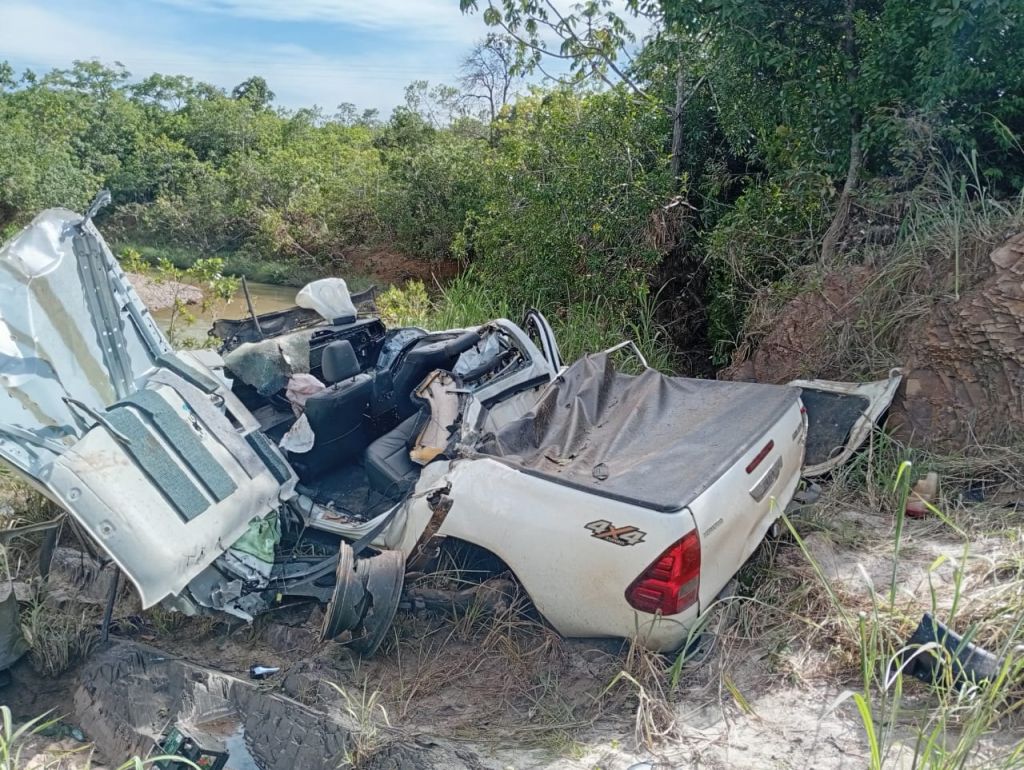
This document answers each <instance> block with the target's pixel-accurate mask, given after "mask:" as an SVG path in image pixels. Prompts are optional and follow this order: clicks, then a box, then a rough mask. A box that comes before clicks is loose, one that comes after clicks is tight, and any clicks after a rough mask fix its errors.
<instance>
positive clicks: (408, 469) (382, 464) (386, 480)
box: [363, 412, 425, 500]
mask: <svg viewBox="0 0 1024 770" xmlns="http://www.w3.org/2000/svg"><path fill="white" fill-rule="evenodd" d="M424 421H425V413H424V412H417V413H416V414H414V415H412V416H411V417H407V418H406V419H405V420H404V421H403V422H402V423H401V424H400V425H399V426H398V427H397V428H395V429H394V430H392V431H390V432H388V433H385V434H384V435H383V436H381V437H380V438H379V439H377V440H376V441H374V442H373V443H372V444H370V446H368V447H367V448H366V454H365V455H363V465H364V467H365V468H366V478H367V480H368V481H369V483H370V488H371V489H373V490H374V491H376V492H379V493H380V494H382V495H383V496H384V497H386V498H388V499H391V500H399V499H401V498H402V497H403V496H404V495H405V494H406V492H408V491H409V490H410V489H412V487H413V485H414V484H415V483H416V480H417V479H418V478H419V476H420V470H421V466H419V465H417V464H416V463H414V462H413V461H412V460H410V459H409V450H410V449H412V445H413V442H414V441H415V440H416V436H417V435H419V432H420V430H421V429H422V426H423V423H424Z"/></svg>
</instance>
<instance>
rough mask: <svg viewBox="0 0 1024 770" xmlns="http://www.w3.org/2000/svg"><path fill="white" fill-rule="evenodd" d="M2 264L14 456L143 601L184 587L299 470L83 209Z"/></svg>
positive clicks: (18, 245) (49, 225)
mask: <svg viewBox="0 0 1024 770" xmlns="http://www.w3.org/2000/svg"><path fill="white" fill-rule="evenodd" d="M0 270H2V280H0V340H2V341H0V380H2V384H3V385H4V388H5V392H6V398H4V399H0V457H2V458H3V459H4V460H6V461H7V462H9V463H10V464H11V465H12V466H13V467H15V468H17V469H18V470H19V471H21V472H22V473H23V474H24V475H25V476H26V477H27V478H28V479H29V480H30V481H31V482H32V483H33V485H34V486H36V487H37V488H39V489H40V491H42V492H43V493H44V494H46V495H48V496H49V497H51V498H52V499H53V500H54V501H55V502H57V503H58V504H59V505H61V506H62V507H64V508H65V509H66V510H68V511H69V512H70V513H71V514H72V515H73V516H75V518H76V519H78V521H79V522H80V523H81V524H82V526H83V527H84V528H85V529H86V531H88V532H89V533H90V534H91V535H92V536H93V537H94V538H96V540H97V542H98V543H100V544H101V545H102V546H103V547H104V548H105V549H106V550H107V551H108V553H109V554H110V555H111V557H112V558H113V559H114V561H115V562H116V563H117V564H118V565H119V566H120V567H121V569H122V570H123V571H124V572H125V574H126V575H127V576H128V577H129V579H130V580H131V581H132V582H133V583H134V584H135V586H136V588H137V590H138V592H139V595H140V597H141V598H142V601H143V606H145V607H148V606H151V605H153V604H155V603H156V602H158V601H160V600H161V599H164V598H165V597H168V596H172V595H174V594H176V593H178V592H180V591H181V590H182V589H183V588H184V587H185V585H187V584H188V582H189V581H190V580H191V579H192V578H194V577H195V576H196V575H198V574H199V573H200V572H202V571H203V570H204V569H205V568H206V567H208V566H209V565H210V564H212V563H213V562H214V561H215V560H216V559H217V558H218V557H220V556H221V555H222V554H223V553H224V552H225V551H226V550H227V549H228V548H229V547H230V545H231V543H233V542H234V541H235V540H236V539H237V538H238V537H239V536H240V535H241V534H242V533H244V532H245V531H246V529H247V528H248V526H249V523H250V522H251V521H252V520H253V519H254V518H256V517H261V516H265V515H266V514H267V513H269V512H270V511H272V510H274V509H276V507H277V506H278V505H279V504H280V500H281V499H282V498H287V497H288V496H289V495H290V494H291V488H292V487H293V486H294V479H293V477H292V475H291V471H290V469H289V468H288V467H287V465H286V463H285V462H284V460H283V458H281V457H280V456H279V455H278V456H276V457H275V456H274V450H273V449H272V448H271V447H266V446H264V442H262V441H257V442H256V443H254V442H253V441H252V440H251V439H252V437H254V436H259V434H258V433H257V429H258V423H256V421H255V420H254V419H253V417H252V415H251V414H250V413H249V412H248V411H247V410H246V409H245V408H244V407H243V406H242V405H241V403H240V402H239V401H238V400H237V399H236V398H235V397H234V396H233V395H232V394H231V392H230V391H229V390H228V388H227V387H225V383H224V381H223V380H221V379H218V378H216V377H214V376H213V375H211V373H210V372H209V370H206V369H204V368H200V366H199V365H197V364H198V359H197V358H192V359H191V360H186V359H185V358H182V357H179V356H177V355H176V354H175V353H174V351H173V350H172V349H171V347H170V345H169V344H168V342H167V340H166V339H165V338H164V336H163V334H162V333H161V332H160V330H159V329H158V328H157V327H156V325H155V324H154V323H153V321H152V318H151V317H150V315H149V311H148V310H147V309H146V307H145V306H144V305H143V304H142V303H141V301H140V300H139V298H138V296H137V295H136V294H135V292H134V291H133V290H132V289H131V286H130V285H129V284H128V282H127V280H126V279H125V277H124V274H123V272H122V271H121V269H120V267H119V266H118V264H117V261H116V260H115V259H114V258H113V256H112V255H111V253H110V250H109V249H108V248H107V246H106V244H105V243H104V241H103V239H102V237H101V236H100V235H99V233H98V232H97V231H96V229H95V228H94V227H93V226H92V224H91V223H90V222H87V221H85V220H84V219H83V217H82V216H80V215H78V214H75V213H73V212H70V211H66V210H63V209H54V210H50V211H47V212H44V213H43V214H40V215H39V216H38V217H37V218H36V219H35V220H34V221H33V223H32V224H31V225H30V226H29V227H27V228H26V229H25V230H23V231H22V233H21V235H19V236H17V237H16V238H14V239H13V240H11V241H10V242H8V243H7V244H6V245H5V246H4V248H3V250H2V251H0ZM229 414H230V418H229V416H228V415H229ZM260 438H262V437H260Z"/></svg>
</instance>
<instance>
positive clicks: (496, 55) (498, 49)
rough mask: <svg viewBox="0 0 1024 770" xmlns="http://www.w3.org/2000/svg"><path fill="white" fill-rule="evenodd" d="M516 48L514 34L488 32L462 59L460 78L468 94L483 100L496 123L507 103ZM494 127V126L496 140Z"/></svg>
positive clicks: (510, 91)
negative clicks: (505, 34)
mask: <svg viewBox="0 0 1024 770" xmlns="http://www.w3.org/2000/svg"><path fill="white" fill-rule="evenodd" d="M515 63H516V58H515V48H514V41H513V40H511V38H508V37H504V36H501V35H488V36H487V37H486V38H484V39H483V40H482V41H480V42H479V43H477V44H476V45H474V46H473V49H472V50H471V51H470V52H469V53H468V54H467V55H466V57H465V58H464V59H463V60H462V65H461V68H460V70H461V77H460V78H459V82H460V84H461V85H462V90H463V93H464V94H465V96H466V97H467V98H469V99H476V100H478V101H481V102H483V104H484V110H485V113H486V115H487V118H488V120H489V121H490V122H491V123H494V121H495V119H496V118H497V117H498V113H499V112H500V111H501V108H502V107H504V106H505V105H506V104H508V100H509V97H510V96H511V95H512V90H513V86H514V85H515V83H516V82H517V80H518V79H519V77H518V76H517V75H516V74H515ZM493 138H494V129H493V127H492V128H491V139H492V142H493Z"/></svg>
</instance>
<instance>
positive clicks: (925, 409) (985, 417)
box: [890, 233, 1024, 448]
mask: <svg viewBox="0 0 1024 770" xmlns="http://www.w3.org/2000/svg"><path fill="white" fill-rule="evenodd" d="M990 260H991V264H992V273H991V275H989V276H988V278H986V279H984V280H983V281H981V282H980V283H978V284H977V285H976V286H975V287H973V288H972V289H971V290H970V291H968V292H967V293H965V294H964V295H963V296H962V297H961V298H960V300H959V301H957V302H953V303H938V304H936V305H935V307H934V308H933V309H932V311H931V313H930V315H929V316H928V318H927V320H926V322H925V323H924V325H923V328H922V330H921V331H920V332H919V333H918V334H916V335H914V336H913V339H911V340H909V342H910V343H911V345H912V347H911V349H910V350H909V351H908V354H909V355H908V364H909V366H910V375H909V376H908V377H907V379H906V382H905V384H904V387H903V389H902V391H903V392H902V393H901V396H899V397H898V398H897V402H896V404H895V405H894V408H893V413H892V415H891V417H890V425H891V426H893V427H895V428H896V429H897V430H898V433H899V434H900V435H901V436H902V437H904V438H907V439H912V440H914V442H915V443H924V444H930V445H936V446H945V447H950V448H952V447H958V446H964V445H966V444H970V443H974V442H980V443H990V442H991V443H995V442H999V441H1000V440H1002V439H1003V438H1004V437H1008V436H1009V435H1010V434H1011V433H1017V434H1018V435H1019V431H1020V430H1021V428H1022V427H1024V233H1021V234H1018V235H1015V236H1013V237H1012V238H1010V239H1009V240H1008V241H1006V242H1005V243H1004V244H1003V245H1002V246H1000V247H999V248H997V249H996V250H995V251H993V252H992V254H991V256H990Z"/></svg>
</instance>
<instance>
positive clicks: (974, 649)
mask: <svg viewBox="0 0 1024 770" xmlns="http://www.w3.org/2000/svg"><path fill="white" fill-rule="evenodd" d="M929 643H933V644H939V645H941V646H942V647H943V650H937V649H934V648H932V649H928V650H925V651H923V652H922V651H921V649H920V648H921V647H922V646H923V645H926V644H929ZM906 646H907V648H909V649H908V650H907V651H906V652H905V653H904V654H903V662H907V661H908V660H909V661H910V662H909V663H907V666H906V668H905V669H904V670H905V671H906V673H908V674H910V675H911V676H914V677H916V678H918V679H920V680H921V681H922V682H927V683H928V684H941V683H943V682H949V681H951V682H952V683H953V684H954V685H955V686H956V687H960V686H961V685H963V684H964V683H965V682H975V683H977V682H982V681H985V680H988V681H992V680H994V679H995V678H996V677H997V676H999V671H1000V670H1001V669H1002V666H1003V663H1002V661H1001V660H999V658H997V657H996V656H995V655H993V654H992V653H991V652H989V651H988V650H986V649H983V648H982V647H979V646H978V645H976V644H973V643H972V642H969V641H966V640H965V639H964V638H963V637H962V636H959V635H958V634H955V633H954V632H952V631H950V630H949V629H948V628H947V627H946V626H945V625H944V624H943V623H940V622H939V621H937V620H936V619H935V618H934V617H932V614H931V613H930V612H926V613H925V614H924V617H923V618H921V622H920V623H919V624H918V626H917V629H916V630H915V631H914V633H913V634H911V636H910V638H909V639H908V640H907V644H906ZM949 667H952V671H949V670H948V669H949Z"/></svg>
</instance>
